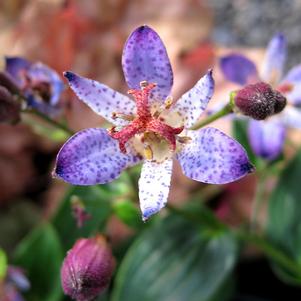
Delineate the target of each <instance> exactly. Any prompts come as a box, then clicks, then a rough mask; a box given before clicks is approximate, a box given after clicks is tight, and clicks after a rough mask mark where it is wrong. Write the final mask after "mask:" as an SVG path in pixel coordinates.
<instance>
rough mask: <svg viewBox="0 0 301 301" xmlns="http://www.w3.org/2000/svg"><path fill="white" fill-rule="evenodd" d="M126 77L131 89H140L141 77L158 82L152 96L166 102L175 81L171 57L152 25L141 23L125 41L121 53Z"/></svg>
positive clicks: (142, 79)
mask: <svg viewBox="0 0 301 301" xmlns="http://www.w3.org/2000/svg"><path fill="white" fill-rule="evenodd" d="M122 68H123V72H124V76H125V80H126V82H127V84H128V86H129V87H130V88H132V89H139V88H140V85H139V84H140V82H141V81H144V80H146V81H148V82H151V83H156V84H157V87H156V88H155V89H154V90H152V99H155V100H157V101H161V102H163V101H164V100H165V98H166V97H167V96H168V95H169V93H170V90H171V88H172V84H173V73H172V69H171V65H170V62H169V58H168V55H167V52H166V49H165V46H164V44H163V42H162V41H161V39H160V37H159V35H158V34H157V33H156V32H155V31H154V30H153V29H151V28H150V27H148V26H146V25H144V26H140V27H138V28H137V29H136V30H135V31H134V32H133V33H132V34H131V35H130V37H129V38H128V40H127V41H126V43H125V46H124V49H123V54H122Z"/></svg>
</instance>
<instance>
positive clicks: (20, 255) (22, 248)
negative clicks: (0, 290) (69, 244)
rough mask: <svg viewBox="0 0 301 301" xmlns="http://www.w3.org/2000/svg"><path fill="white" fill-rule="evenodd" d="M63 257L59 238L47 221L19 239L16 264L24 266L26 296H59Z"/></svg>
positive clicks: (46, 299) (51, 299)
mask: <svg viewBox="0 0 301 301" xmlns="http://www.w3.org/2000/svg"><path fill="white" fill-rule="evenodd" d="M62 261H63V252H62V248H61V245H60V241H59V238H58V235H57V233H56V231H55V229H54V228H53V227H52V226H51V225H50V224H46V223H45V224H43V225H41V226H40V227H38V228H36V229H35V230H34V231H32V232H31V233H30V234H29V235H28V236H27V237H25V239H24V240H23V241H21V243H20V244H19V246H18V247H17V250H16V253H15V264H16V265H18V266H21V267H23V268H24V269H25V271H26V275H27V276H28V278H29V281H30V284H31V289H30V290H29V292H28V293H27V294H26V300H30V301H40V300H43V301H59V300H60V299H61V297H62V290H61V285H60V266H61V264H62Z"/></svg>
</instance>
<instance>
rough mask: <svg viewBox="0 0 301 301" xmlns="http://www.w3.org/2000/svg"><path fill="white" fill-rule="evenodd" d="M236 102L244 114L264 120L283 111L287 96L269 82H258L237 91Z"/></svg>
mask: <svg viewBox="0 0 301 301" xmlns="http://www.w3.org/2000/svg"><path fill="white" fill-rule="evenodd" d="M234 103H235V106H236V108H237V109H238V110H239V112H241V113H242V114H244V115H246V116H249V117H252V118H253V119H256V120H263V119H266V118H267V117H269V116H271V115H273V114H277V113H279V112H281V111H282V110H283V109H284V107H285V105H286V98H285V97H284V96H283V95H282V94H281V93H280V92H278V91H276V90H273V89H272V87H271V86H270V85H269V84H266V83H264V82H258V83H256V84H252V85H247V86H245V87H244V88H243V89H241V90H239V91H237V92H236V93H235V95H234Z"/></svg>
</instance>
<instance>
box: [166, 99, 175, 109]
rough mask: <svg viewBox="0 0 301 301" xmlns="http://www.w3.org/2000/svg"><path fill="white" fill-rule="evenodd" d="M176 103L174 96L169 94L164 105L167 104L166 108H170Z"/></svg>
mask: <svg viewBox="0 0 301 301" xmlns="http://www.w3.org/2000/svg"><path fill="white" fill-rule="evenodd" d="M173 104H174V100H173V98H172V96H168V97H167V98H166V100H165V103H164V106H165V110H168V109H170V107H171V106H172V105H173Z"/></svg>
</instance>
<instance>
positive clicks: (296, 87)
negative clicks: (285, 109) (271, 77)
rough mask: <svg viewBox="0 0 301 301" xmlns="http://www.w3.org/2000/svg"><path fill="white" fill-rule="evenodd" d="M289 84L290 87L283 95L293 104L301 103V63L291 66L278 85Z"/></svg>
mask: <svg viewBox="0 0 301 301" xmlns="http://www.w3.org/2000/svg"><path fill="white" fill-rule="evenodd" d="M283 85H289V86H290V88H289V90H288V92H286V93H285V96H286V98H287V100H288V102H290V103H292V104H294V105H300V104H301V65H297V66H295V67H294V68H292V69H291V70H290V71H289V72H288V73H287V75H286V76H285V77H284V79H283V80H282V82H281V83H280V85H279V86H280V87H281V86H283Z"/></svg>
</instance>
